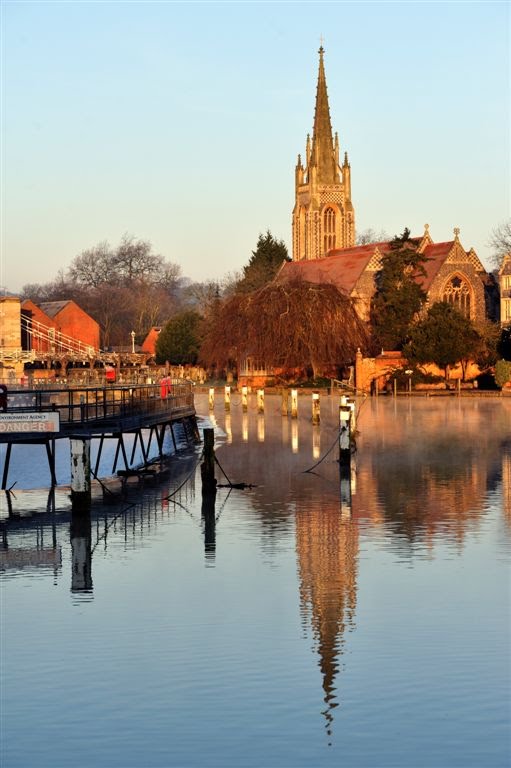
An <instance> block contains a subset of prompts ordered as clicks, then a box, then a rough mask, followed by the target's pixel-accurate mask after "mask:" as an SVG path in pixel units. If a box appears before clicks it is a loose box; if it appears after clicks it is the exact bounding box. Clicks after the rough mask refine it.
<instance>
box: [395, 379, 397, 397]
mask: <svg viewBox="0 0 511 768" xmlns="http://www.w3.org/2000/svg"><path fill="white" fill-rule="evenodd" d="M394 397H397V379H394Z"/></svg>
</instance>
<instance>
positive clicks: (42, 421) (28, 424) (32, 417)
mask: <svg viewBox="0 0 511 768" xmlns="http://www.w3.org/2000/svg"><path fill="white" fill-rule="evenodd" d="M59 429H60V414H59V412H58V411H51V412H48V411H47V412H45V413H0V434H4V433H5V432H13V433H14V432H17V433H20V432H58V431H59Z"/></svg>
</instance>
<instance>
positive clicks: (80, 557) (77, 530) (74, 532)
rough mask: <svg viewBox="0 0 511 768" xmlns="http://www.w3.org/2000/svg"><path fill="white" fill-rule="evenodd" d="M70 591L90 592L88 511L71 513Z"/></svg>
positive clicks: (89, 527)
mask: <svg viewBox="0 0 511 768" xmlns="http://www.w3.org/2000/svg"><path fill="white" fill-rule="evenodd" d="M70 533H71V592H92V533H91V514H90V511H84V510H80V511H76V510H73V511H72V513H71V527H70Z"/></svg>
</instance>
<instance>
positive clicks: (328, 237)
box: [323, 208, 335, 255]
mask: <svg viewBox="0 0 511 768" xmlns="http://www.w3.org/2000/svg"><path fill="white" fill-rule="evenodd" d="M331 248H335V211H334V209H333V208H325V210H324V212H323V250H324V253H325V255H326V254H327V253H328V251H329V250H330V249H331Z"/></svg>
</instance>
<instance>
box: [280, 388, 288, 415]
mask: <svg viewBox="0 0 511 768" xmlns="http://www.w3.org/2000/svg"><path fill="white" fill-rule="evenodd" d="M281 395H282V405H281V408H280V412H281V414H282V415H283V416H287V415H288V413H289V390H288V389H287V387H283V388H282V391H281Z"/></svg>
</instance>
